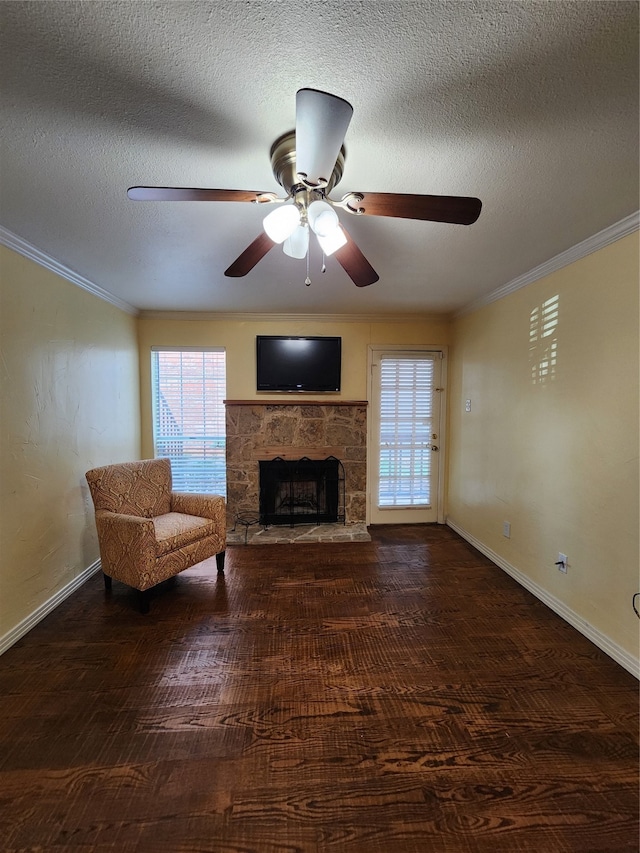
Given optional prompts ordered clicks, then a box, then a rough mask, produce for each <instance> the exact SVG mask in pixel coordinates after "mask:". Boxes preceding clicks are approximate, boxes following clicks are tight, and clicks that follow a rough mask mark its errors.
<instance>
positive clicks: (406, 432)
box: [369, 347, 444, 524]
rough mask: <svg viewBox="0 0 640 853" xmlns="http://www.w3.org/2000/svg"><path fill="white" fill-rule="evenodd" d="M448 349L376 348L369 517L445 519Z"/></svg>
mask: <svg viewBox="0 0 640 853" xmlns="http://www.w3.org/2000/svg"><path fill="white" fill-rule="evenodd" d="M442 365H443V353H442V352H441V351H433V350H428V351H427V350H416V349H411V350H409V349H406V350H405V349H399V350H388V349H384V350H383V349H381V348H377V347H372V348H371V387H370V400H371V432H370V447H371V454H370V456H369V460H370V462H369V482H370V489H369V496H370V507H369V521H370V523H371V524H407V523H425V522H437V521H444V517H443V509H442V501H441V492H442V485H441V473H442V472H441V470H440V460H441V455H442V441H441V432H442V424H441V397H442V393H441V392H442V385H441V382H442Z"/></svg>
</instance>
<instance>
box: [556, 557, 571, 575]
mask: <svg viewBox="0 0 640 853" xmlns="http://www.w3.org/2000/svg"><path fill="white" fill-rule="evenodd" d="M556 566H557V567H558V571H559V572H564V573H565V574H566V573H567V568H568V567H569V560H568V559H567V555H566V554H561V553H558V560H557V562H556Z"/></svg>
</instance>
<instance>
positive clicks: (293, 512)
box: [258, 456, 346, 527]
mask: <svg viewBox="0 0 640 853" xmlns="http://www.w3.org/2000/svg"><path fill="white" fill-rule="evenodd" d="M258 464H259V466H260V523H261V524H263V525H265V526H267V525H270V524H289V525H290V526H291V527H293V526H294V525H295V524H329V523H332V522H342V523H343V524H344V523H345V518H346V516H345V486H344V483H345V476H344V466H343V465H342V462H340V460H339V459H336V458H335V456H328V457H327V458H326V459H308V458H307V457H303V458H302V459H298V460H295V461H294V460H286V459H282V458H281V457H276V458H275V459H271V460H260V462H259V463H258Z"/></svg>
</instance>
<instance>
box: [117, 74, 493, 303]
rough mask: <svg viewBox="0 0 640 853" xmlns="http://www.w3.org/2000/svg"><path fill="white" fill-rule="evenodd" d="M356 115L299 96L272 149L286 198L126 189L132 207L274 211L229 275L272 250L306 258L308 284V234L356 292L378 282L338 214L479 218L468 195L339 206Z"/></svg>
mask: <svg viewBox="0 0 640 853" xmlns="http://www.w3.org/2000/svg"><path fill="white" fill-rule="evenodd" d="M352 115H353V107H352V106H351V104H349V103H348V102H347V101H345V100H343V99H342V98H339V97H337V96H336V95H331V94H329V93H328V92H321V91H319V90H317V89H299V90H298V92H297V93H296V127H295V131H290V132H289V133H286V134H284V135H283V136H281V137H279V138H278V139H277V140H276V141H275V142H274V143H273V145H272V146H271V168H272V170H273V174H274V177H275V179H276V181H277V182H278V183H279V184H280V186H281V187H282V188H283V189H284V191H285V193H286V195H284V196H283V197H279V196H277V195H276V193H272V192H258V191H252V190H223V189H198V188H195V187H194V188H184V187H130V188H129V189H128V190H127V195H128V197H129V198H130V199H133V200H134V201H244V202H253V203H254V204H265V205H270V204H274V205H276V207H275V209H274V210H273V211H272V212H271V213H269V215H268V216H267V217H266V218H265V220H264V223H263V227H264V231H263V233H261V234H260V235H259V236H258V237H256V239H255V240H254V241H253V242H252V243H250V244H249V246H247V248H246V249H245V250H244V252H242V253H241V254H240V255H239V257H237V258H236V260H235V261H234V262H233V263H232V264H231V265H230V266H229V267H228V268H227V269H226V270H225V273H224V274H225V275H226V276H232V277H237V276H244V275H247V273H248V272H250V271H251V270H252V269H253V268H254V267H255V265H256V264H257V263H258V261H260V260H261V259H262V258H263V257H264V256H265V255H266V254H267V252H269V251H270V250H271V249H272V248H273V247H274V246H275V245H276V244H278V243H282V244H283V250H284V252H285V254H287V255H289V256H290V257H292V258H305V257H306V258H307V278H306V280H305V284H310V283H311V282H310V279H309V266H308V265H309V230H311V231H312V232H313V233H314V234H315V235H316V237H317V239H318V242H319V243H320V247H321V248H322V251H323V252H324V254H325V255H334V256H335V258H336V259H337V260H338V263H339V264H340V265H341V266H342V267H343V269H344V270H345V272H346V273H347V275H348V276H349V277H350V278H351V280H352V281H353V282H354V284H356V285H357V286H358V287H366V286H367V285H370V284H373V283H374V282H376V281H378V279H379V276H378V274H377V273H376V271H375V270H374V269H373V267H372V266H371V264H370V263H369V261H368V260H367V259H366V258H365V256H364V255H363V254H362V252H361V251H360V249H359V248H358V246H357V245H356V243H355V242H354V241H353V239H352V238H351V237H350V236H349V234H348V232H347V230H346V229H345V227H344V225H342V224H341V223H340V220H339V219H338V215H337V213H336V209H340V210H343V211H346V212H347V213H348V214H350V215H354V216H362V215H368V216H392V217H399V218H402V219H421V220H426V221H431V222H449V223H454V224H459V225H471V224H472V223H473V222H475V221H476V219H477V218H478V216H479V215H480V210H481V208H482V202H481V201H480V199H477V198H469V197H466V196H435V195H415V194H412V193H370V192H350V193H347V194H346V195H344V196H343V197H342V198H341V199H340V200H336V199H332V198H330V197H329V193H330V192H331V191H332V190H333V188H334V187H335V186H336V185H337V184H338V183H339V181H340V179H341V178H342V174H343V171H344V163H345V155H346V153H345V148H344V145H343V143H344V138H345V135H346V132H347V128H348V127H349V123H350V121H351V116H352Z"/></svg>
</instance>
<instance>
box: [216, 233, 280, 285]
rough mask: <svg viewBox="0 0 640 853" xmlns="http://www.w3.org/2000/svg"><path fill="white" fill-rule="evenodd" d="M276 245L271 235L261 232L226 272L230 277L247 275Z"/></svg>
mask: <svg viewBox="0 0 640 853" xmlns="http://www.w3.org/2000/svg"><path fill="white" fill-rule="evenodd" d="M275 245H276V244H275V243H274V242H273V240H272V239H271V237H268V236H267V235H266V234H265V233H262V234H259V235H258V236H257V237H256V239H255V240H254V241H253V243H251V244H250V245H248V246H247V248H246V249H245V250H244V252H243V253H242V254H241V255H239V256H238V257H237V258H236V259H235V261H234V262H233V263H232V264H231V266H230V267H229V268H228V269H226V270H225V271H224V274H225V275H226V276H229V277H230V278H240V277H241V276H243V275H246V274H247V273H248V272H251V270H252V269H253V268H254V267H255V265H256V264H257V263H258V261H261V260H262V259H263V258H264V256H265V255H266V254H267V252H269V251H270V250H271V249H273V247H274V246H275Z"/></svg>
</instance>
